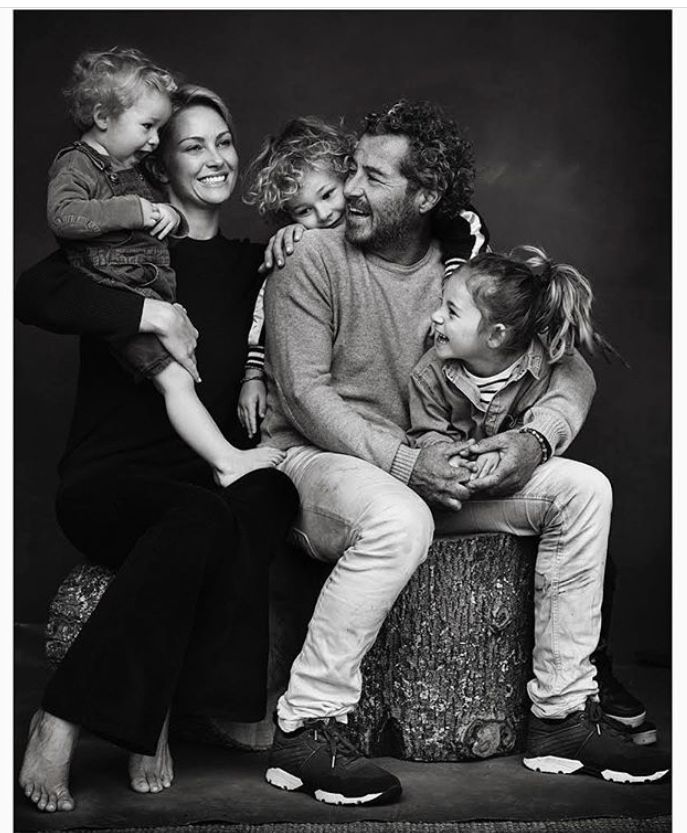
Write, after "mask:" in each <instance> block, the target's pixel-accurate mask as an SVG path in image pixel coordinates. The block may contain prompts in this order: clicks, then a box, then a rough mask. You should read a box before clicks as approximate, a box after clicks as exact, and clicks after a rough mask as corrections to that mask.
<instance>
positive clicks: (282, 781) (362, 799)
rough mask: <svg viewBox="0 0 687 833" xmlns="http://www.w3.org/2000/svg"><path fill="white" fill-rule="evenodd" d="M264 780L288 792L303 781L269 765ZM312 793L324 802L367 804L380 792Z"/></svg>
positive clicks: (300, 785)
mask: <svg viewBox="0 0 687 833" xmlns="http://www.w3.org/2000/svg"><path fill="white" fill-rule="evenodd" d="M265 780H266V781H267V782H268V783H269V784H271V785H272V786H273V787H277V788H278V789H280V790H288V791H289V792H293V791H294V790H300V789H301V788H302V787H303V781H301V779H300V778H298V777H297V776H296V775H292V774H291V773H290V772H287V771H286V770H285V769H279V767H270V768H269V769H268V770H267V772H266V773H265ZM313 795H314V796H315V798H316V799H317V800H318V801H323V802H324V803H325V804H369V803H370V802H371V801H376V800H377V799H378V798H380V797H381V796H382V793H367V795H356V796H348V795H341V793H330V792H327V791H326V790H315V792H314V793H313Z"/></svg>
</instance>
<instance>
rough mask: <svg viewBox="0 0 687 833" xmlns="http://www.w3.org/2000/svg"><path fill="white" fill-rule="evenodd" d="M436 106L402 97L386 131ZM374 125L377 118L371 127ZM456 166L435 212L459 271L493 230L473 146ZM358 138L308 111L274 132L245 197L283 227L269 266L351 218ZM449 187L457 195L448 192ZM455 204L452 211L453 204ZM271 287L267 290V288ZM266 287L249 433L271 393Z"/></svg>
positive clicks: (246, 412)
mask: <svg viewBox="0 0 687 833" xmlns="http://www.w3.org/2000/svg"><path fill="white" fill-rule="evenodd" d="M431 108H432V105H429V104H428V103H426V102H421V103H419V104H418V105H414V106H413V107H411V108H409V107H408V105H407V103H406V102H404V101H401V102H398V103H397V104H395V105H394V106H393V107H392V108H390V109H389V111H388V112H386V113H385V114H384V115H383V116H378V117H376V118H378V119H379V120H380V122H381V120H382V119H384V127H385V129H389V130H390V131H391V129H392V127H391V126H390V125H391V122H392V121H393V118H394V113H395V112H397V113H400V112H403V113H407V112H409V110H412V111H413V112H415V110H417V115H418V116H419V117H421V118H423V119H425V120H426V119H428V118H431V113H432V109H431ZM373 129H374V125H373V124H372V120H371V118H370V117H368V119H367V120H366V124H365V131H366V132H371V131H372V130H373ZM459 142H460V143H461V147H460V148H459V149H458V151H459V153H458V155H457V158H460V159H461V164H460V166H459V168H458V170H456V171H447V177H446V180H447V181H446V183H445V187H444V189H443V190H444V191H445V197H444V198H443V199H442V203H443V204H444V205H443V208H442V211H441V212H436V213H435V216H434V217H433V231H434V234H435V236H436V237H438V238H439V240H440V242H441V245H442V251H443V256H444V262H445V265H446V267H447V268H449V267H451V268H454V267H455V266H458V265H459V264H461V263H463V262H464V261H465V260H467V259H469V258H470V257H471V256H472V255H474V254H477V253H478V252H481V251H486V250H488V243H489V232H488V230H487V228H486V226H485V225H484V222H483V220H482V218H481V217H480V216H479V214H478V213H477V212H476V211H475V210H474V208H472V207H471V206H470V203H469V201H470V197H471V195H472V183H473V179H474V167H473V161H472V151H471V147H470V145H469V143H468V142H467V141H466V140H464V139H462V138H461V139H459ZM355 145H356V137H355V136H354V135H352V134H349V133H346V132H345V130H344V129H343V127H342V126H341V125H334V124H330V123H327V122H325V121H323V120H322V119H320V118H318V117H316V116H302V117H300V118H296V119H293V120H291V121H290V122H288V123H287V124H286V125H285V126H284V128H283V129H282V130H281V132H280V133H279V134H278V135H277V136H276V137H274V136H269V137H268V138H267V139H266V140H265V142H264V144H263V147H262V149H261V150H260V152H259V154H258V155H257V157H256V158H255V159H254V160H253V162H252V163H251V166H250V168H249V170H248V173H247V178H248V186H247V188H246V193H245V196H244V201H245V202H246V203H247V204H249V205H255V206H256V207H257V209H258V212H259V213H260V215H261V216H262V217H264V218H265V219H266V220H267V221H268V222H269V223H270V224H271V225H272V226H273V227H277V228H278V230H277V231H276V232H275V234H274V235H273V236H272V238H271V239H270V241H269V243H268V246H267V249H266V254H265V263H264V266H265V269H267V270H268V269H270V268H271V267H272V265H273V262H274V261H276V264H277V266H279V267H281V266H283V263H284V259H283V256H284V253H286V254H287V255H288V254H290V253H291V252H292V251H293V245H294V243H297V242H298V241H299V240H300V239H301V237H302V235H303V232H304V231H305V230H307V229H316V228H319V229H322V228H327V229H329V228H335V227H337V226H339V225H340V224H341V223H342V222H343V221H344V217H345V208H346V201H345V198H344V183H345V180H346V178H347V176H348V173H349V169H350V157H351V156H352V153H353V151H354V149H355ZM449 191H450V199H449V197H448V196H447V195H448V192H449ZM447 208H448V209H449V210H448V211H446V209H447ZM263 291H264V287H263ZM263 291H261V293H260V296H259V297H258V301H257V303H256V307H255V314H254V318H253V327H252V329H251V332H250V337H249V346H248V361H247V363H246V373H245V377H244V382H243V385H242V388H241V395H240V397H239V406H238V412H239V419H240V420H241V423H242V424H243V426H244V428H246V430H247V431H248V434H249V435H250V436H253V435H254V434H256V433H257V429H258V425H259V422H260V420H261V419H262V417H263V416H264V415H265V409H266V402H267V394H266V389H265V384H264V382H263V380H262V368H263V362H264V348H263V346H262V341H263V338H262V333H263V306H262V305H263Z"/></svg>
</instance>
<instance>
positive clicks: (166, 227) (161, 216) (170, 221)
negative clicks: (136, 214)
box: [140, 197, 181, 240]
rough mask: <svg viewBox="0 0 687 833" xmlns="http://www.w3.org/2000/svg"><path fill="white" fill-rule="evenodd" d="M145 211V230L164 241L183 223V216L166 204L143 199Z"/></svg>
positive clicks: (142, 205)
mask: <svg viewBox="0 0 687 833" xmlns="http://www.w3.org/2000/svg"><path fill="white" fill-rule="evenodd" d="M140 199H141V207H142V209H143V228H145V229H147V230H148V231H149V232H150V234H151V235H152V236H153V237H157V238H158V240H164V239H165V237H167V235H168V234H171V233H172V232H173V231H175V230H176V229H177V228H178V227H179V225H180V223H181V215H180V214H179V212H178V211H177V210H176V208H174V207H173V206H171V205H168V204H167V203H166V202H150V200H146V199H145V198H144V197H141V198H140Z"/></svg>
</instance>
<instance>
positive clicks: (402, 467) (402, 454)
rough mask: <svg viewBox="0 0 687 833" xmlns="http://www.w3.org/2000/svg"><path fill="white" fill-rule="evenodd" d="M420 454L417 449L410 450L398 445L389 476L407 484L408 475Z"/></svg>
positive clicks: (405, 446)
mask: <svg viewBox="0 0 687 833" xmlns="http://www.w3.org/2000/svg"><path fill="white" fill-rule="evenodd" d="M419 454H420V449H419V448H410V447H409V446H407V445H399V447H398V451H397V452H396V456H395V457H394V462H393V463H392V464H391V468H390V469H389V474H391V475H392V476H393V477H396V478H398V479H399V480H400V481H401V482H402V483H405V484H406V485H407V484H408V481H409V480H410V475H411V474H412V473H413V469H414V468H415V461H416V460H417V458H418V455H419Z"/></svg>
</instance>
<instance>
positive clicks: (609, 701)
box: [590, 648, 655, 730]
mask: <svg viewBox="0 0 687 833" xmlns="http://www.w3.org/2000/svg"><path fill="white" fill-rule="evenodd" d="M590 659H591V661H592V664H593V665H595V666H596V682H597V685H598V686H599V702H600V703H601V708H602V709H603V711H604V714H607V715H608V716H609V717H612V718H613V720H617V721H618V723H623V724H624V725H625V726H629V727H630V728H636V727H637V726H641V724H642V723H643V722H644V719H645V718H646V709H645V708H644V704H643V703H642V702H641V700H638V699H637V698H636V697H635V696H634V694H631V693H630V692H629V691H628V690H627V689H626V688H625V686H624V685H623V684H622V683H621V682H620V680H619V679H618V678H617V677H616V676H615V674H614V673H613V664H612V662H611V657H610V654H609V653H608V651H607V650H606V648H597V649H596V651H594V653H593V654H592V655H591V657H590ZM654 730H655V727H654Z"/></svg>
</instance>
